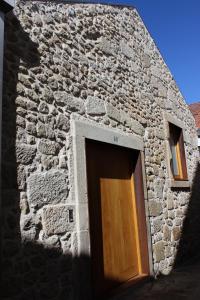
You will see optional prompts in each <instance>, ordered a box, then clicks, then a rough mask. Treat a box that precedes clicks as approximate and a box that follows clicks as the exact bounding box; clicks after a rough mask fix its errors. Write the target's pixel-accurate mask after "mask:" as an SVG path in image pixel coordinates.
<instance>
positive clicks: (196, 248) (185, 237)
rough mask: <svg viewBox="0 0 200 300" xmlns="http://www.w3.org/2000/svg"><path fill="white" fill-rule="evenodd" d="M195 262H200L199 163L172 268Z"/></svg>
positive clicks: (199, 163)
mask: <svg viewBox="0 0 200 300" xmlns="http://www.w3.org/2000/svg"><path fill="white" fill-rule="evenodd" d="M197 260H200V162H198V163H197V168H196V173H195V177H194V181H193V184H192V188H191V196H190V199H189V205H188V209H187V214H186V217H185V220H184V223H183V228H182V234H181V238H180V242H179V247H178V251H177V255H176V260H175V264H174V268H176V267H179V266H180V265H182V264H185V263H187V262H190V261H197Z"/></svg>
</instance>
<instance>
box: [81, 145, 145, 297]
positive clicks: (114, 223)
mask: <svg viewBox="0 0 200 300" xmlns="http://www.w3.org/2000/svg"><path fill="white" fill-rule="evenodd" d="M86 157H87V178H88V197H89V218H90V236H91V256H92V280H93V287H94V291H95V295H96V296H100V295H103V294H106V293H109V292H110V291H112V290H113V289H114V288H116V287H118V286H120V285H121V284H123V283H127V282H128V281H130V280H133V281H134V280H136V279H137V280H138V278H142V277H143V276H146V275H148V273H149V270H148V269H149V267H148V248H147V235H146V227H145V211H144V197H143V186H142V173H141V172H142V169H141V162H140V154H139V151H134V150H130V149H128V148H123V147H118V146H114V145H110V144H106V143H101V142H95V141H91V140H87V141H86ZM136 172H137V174H136ZM136 198H137V199H136ZM137 203H138V205H137ZM137 206H138V207H137ZM138 216H139V218H138ZM139 219H140V220H139ZM142 256H144V257H142Z"/></svg>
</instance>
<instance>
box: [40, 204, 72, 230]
mask: <svg viewBox="0 0 200 300" xmlns="http://www.w3.org/2000/svg"><path fill="white" fill-rule="evenodd" d="M75 219H76V216H75V206H74V205H54V206H53V205H52V206H46V207H44V208H43V216H42V220H43V226H44V231H45V233H46V234H47V235H53V234H60V233H64V232H68V231H73V230H74V228H75Z"/></svg>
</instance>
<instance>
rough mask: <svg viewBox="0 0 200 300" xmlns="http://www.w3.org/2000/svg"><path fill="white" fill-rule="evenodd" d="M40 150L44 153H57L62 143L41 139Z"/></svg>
mask: <svg viewBox="0 0 200 300" xmlns="http://www.w3.org/2000/svg"><path fill="white" fill-rule="evenodd" d="M38 150H39V151H40V152H41V153H42V154H46V155H57V154H58V152H59V150H60V145H59V144H58V143H56V142H51V141H48V140H45V139H42V140H40V141H39V144H38Z"/></svg>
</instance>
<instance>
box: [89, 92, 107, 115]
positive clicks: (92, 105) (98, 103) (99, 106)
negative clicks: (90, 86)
mask: <svg viewBox="0 0 200 300" xmlns="http://www.w3.org/2000/svg"><path fill="white" fill-rule="evenodd" d="M86 112H87V114H88V115H97V116H98V115H104V114H105V113H106V110H105V105H104V101H103V100H101V99H100V98H98V97H91V96H89V97H88V98H87V102H86Z"/></svg>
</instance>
